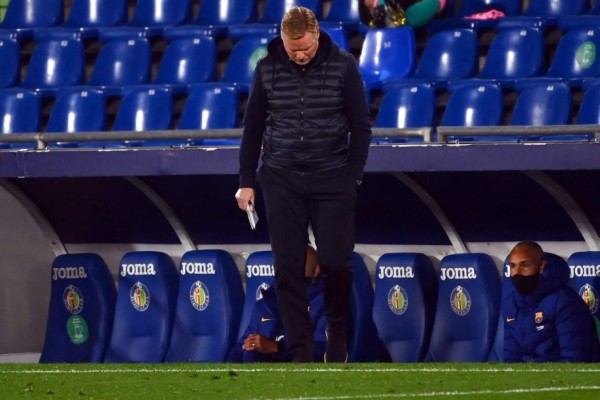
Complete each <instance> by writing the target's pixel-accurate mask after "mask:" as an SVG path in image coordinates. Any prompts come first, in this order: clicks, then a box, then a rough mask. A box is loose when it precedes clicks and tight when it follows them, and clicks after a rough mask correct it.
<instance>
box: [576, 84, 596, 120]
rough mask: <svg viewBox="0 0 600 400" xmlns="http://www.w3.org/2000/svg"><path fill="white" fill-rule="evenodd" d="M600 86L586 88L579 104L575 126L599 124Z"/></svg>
mask: <svg viewBox="0 0 600 400" xmlns="http://www.w3.org/2000/svg"><path fill="white" fill-rule="evenodd" d="M598 104H600V84H597V85H593V86H591V87H590V88H588V89H587V90H586V91H585V93H584V95H583V98H582V99H581V103H580V104H579V113H578V114H577V120H576V123H577V124H600V107H598Z"/></svg>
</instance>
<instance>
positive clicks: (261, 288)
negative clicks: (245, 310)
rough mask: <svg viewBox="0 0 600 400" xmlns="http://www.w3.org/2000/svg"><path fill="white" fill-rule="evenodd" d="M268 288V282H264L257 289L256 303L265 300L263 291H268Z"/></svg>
mask: <svg viewBox="0 0 600 400" xmlns="http://www.w3.org/2000/svg"><path fill="white" fill-rule="evenodd" d="M268 288H269V285H268V284H267V283H266V282H263V283H261V284H260V285H259V286H258V288H257V289H256V301H258V300H260V299H262V298H263V295H262V290H267V289H268Z"/></svg>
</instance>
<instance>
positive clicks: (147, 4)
mask: <svg viewBox="0 0 600 400" xmlns="http://www.w3.org/2000/svg"><path fill="white" fill-rule="evenodd" d="M191 20H192V1H191V0H137V1H136V4H135V9H134V10H133V16H132V17H131V20H130V21H129V23H128V24H129V25H131V26H148V27H158V26H170V25H181V24H185V23H188V22H190V21H191Z"/></svg>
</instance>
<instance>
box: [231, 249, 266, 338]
mask: <svg viewBox="0 0 600 400" xmlns="http://www.w3.org/2000/svg"><path fill="white" fill-rule="evenodd" d="M245 272H246V274H245V275H246V295H245V297H244V307H243V310H242V317H241V319H240V330H239V332H238V339H239V338H240V337H242V335H243V334H244V331H245V330H246V327H248V324H249V323H250V318H251V316H252V311H253V310H254V304H255V303H256V301H257V300H259V299H260V298H261V296H262V294H261V292H260V291H261V289H268V288H269V287H270V286H271V285H273V284H274V283H275V269H274V267H273V255H272V253H271V251H255V252H253V253H251V254H250V256H249V257H248V260H246V267H245Z"/></svg>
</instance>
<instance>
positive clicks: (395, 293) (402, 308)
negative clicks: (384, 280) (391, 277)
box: [387, 285, 408, 315]
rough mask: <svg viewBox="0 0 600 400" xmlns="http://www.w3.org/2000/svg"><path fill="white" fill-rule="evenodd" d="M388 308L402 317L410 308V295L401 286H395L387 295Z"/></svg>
mask: <svg viewBox="0 0 600 400" xmlns="http://www.w3.org/2000/svg"><path fill="white" fill-rule="evenodd" d="M387 301H388V307H390V310H391V311H392V312H393V313H394V314H396V315H402V314H404V313H405V312H406V309H407V308H408V295H407V294H406V290H404V288H403V287H402V286H400V285H394V286H392V288H391V289H390V291H389V292H388V295H387Z"/></svg>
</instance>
